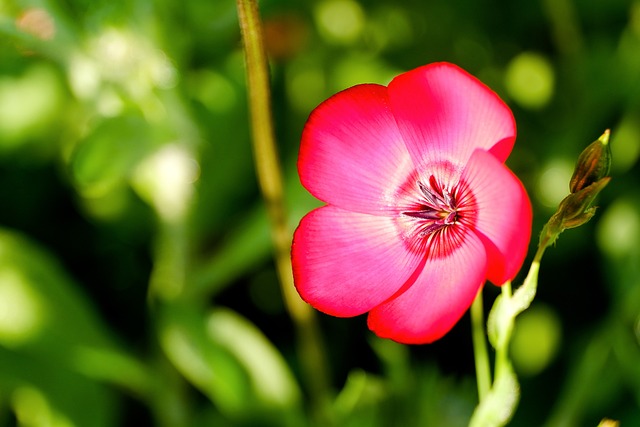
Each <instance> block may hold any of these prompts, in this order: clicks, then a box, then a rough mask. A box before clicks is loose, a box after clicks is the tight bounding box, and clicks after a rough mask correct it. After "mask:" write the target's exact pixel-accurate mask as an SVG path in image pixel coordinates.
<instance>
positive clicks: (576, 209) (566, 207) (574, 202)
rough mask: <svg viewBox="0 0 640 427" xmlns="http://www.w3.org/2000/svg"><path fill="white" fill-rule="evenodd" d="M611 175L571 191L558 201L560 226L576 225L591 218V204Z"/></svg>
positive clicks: (593, 209)
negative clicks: (560, 218)
mask: <svg viewBox="0 0 640 427" xmlns="http://www.w3.org/2000/svg"><path fill="white" fill-rule="evenodd" d="M609 181H611V177H605V178H602V179H600V180H598V181H596V182H594V183H592V184H590V185H588V186H587V187H585V188H583V189H581V190H580V191H578V192H576V193H571V194H569V195H568V196H567V197H565V198H564V200H562V202H560V206H559V207H558V213H560V215H561V217H562V228H563V229H565V228H574V227H578V226H580V225H582V224H584V223H586V222H587V221H589V220H590V219H591V217H592V216H593V214H594V213H595V208H594V207H591V204H592V203H593V201H594V200H595V198H596V196H597V195H598V193H600V191H602V189H603V188H604V187H605V186H606V185H607V184H608V183H609Z"/></svg>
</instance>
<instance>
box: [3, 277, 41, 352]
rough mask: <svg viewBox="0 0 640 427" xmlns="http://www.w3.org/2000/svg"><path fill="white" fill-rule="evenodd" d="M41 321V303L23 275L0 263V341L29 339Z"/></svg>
mask: <svg viewBox="0 0 640 427" xmlns="http://www.w3.org/2000/svg"><path fill="white" fill-rule="evenodd" d="M43 321H44V313H43V307H42V303H41V302H40V301H39V300H38V297H37V295H35V294H34V293H33V291H32V289H31V287H30V286H29V283H28V282H27V281H26V279H25V278H24V277H23V276H22V275H21V274H20V273H19V272H18V271H15V270H14V269H12V268H10V267H9V266H1V267H0V343H2V345H6V346H7V347H17V346H19V345H21V344H23V343H25V342H27V341H29V340H31V339H32V338H33V337H34V336H35V335H36V334H38V332H39V331H40V330H41V328H42V326H43Z"/></svg>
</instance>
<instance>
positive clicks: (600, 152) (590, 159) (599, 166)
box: [569, 129, 611, 193]
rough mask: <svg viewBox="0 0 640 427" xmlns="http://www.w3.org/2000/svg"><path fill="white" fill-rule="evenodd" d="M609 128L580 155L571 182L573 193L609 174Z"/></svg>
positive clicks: (570, 186)
mask: <svg viewBox="0 0 640 427" xmlns="http://www.w3.org/2000/svg"><path fill="white" fill-rule="evenodd" d="M609 133H610V132H609V129H607V130H606V131H605V132H604V133H603V134H602V136H601V137H600V138H598V139H597V140H596V141H595V142H593V143H591V144H590V145H589V146H588V147H587V148H585V149H584V151H583V152H582V153H581V154H580V157H578V163H577V164H576V168H575V170H574V172H573V176H572V177H571V181H570V182H569V189H570V190H571V193H577V192H579V191H580V190H582V189H584V188H586V187H588V186H590V185H591V184H593V183H594V182H596V181H599V180H601V179H602V178H604V177H605V176H607V175H609V169H610V168H611V147H610V146H609Z"/></svg>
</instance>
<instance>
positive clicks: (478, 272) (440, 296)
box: [368, 233, 487, 344]
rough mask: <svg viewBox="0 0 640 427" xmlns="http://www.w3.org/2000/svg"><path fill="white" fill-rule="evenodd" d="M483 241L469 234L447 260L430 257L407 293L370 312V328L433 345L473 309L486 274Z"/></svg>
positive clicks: (394, 337)
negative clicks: (472, 304) (474, 300)
mask: <svg viewBox="0 0 640 427" xmlns="http://www.w3.org/2000/svg"><path fill="white" fill-rule="evenodd" d="M486 262H487V261H486V256H485V250H484V248H483V245H482V243H481V242H480V240H479V239H478V238H477V237H476V236H475V235H474V234H473V233H467V234H466V236H465V239H464V241H463V242H462V244H461V245H460V246H459V247H458V248H457V249H456V250H454V251H452V252H451V253H449V254H448V255H447V256H446V257H437V258H429V259H428V260H427V263H426V265H425V267H424V269H423V270H422V273H421V274H420V276H419V277H418V279H417V280H416V282H415V283H414V284H413V285H411V286H410V287H409V288H408V289H407V290H406V291H405V292H404V293H401V294H400V295H398V296H397V297H396V298H393V299H391V300H389V301H388V302H386V303H384V304H382V305H380V306H378V307H376V308H374V309H373V310H371V312H370V313H369V318H368V323H369V328H370V329H371V330H372V331H373V332H375V333H376V334H377V335H378V336H380V337H382V338H390V339H392V340H394V341H398V342H401V343H406V344H426V343H430V342H433V341H435V340H437V339H439V338H440V337H442V336H443V335H444V334H446V333H447V332H449V330H451V328H452V327H453V326H454V325H455V324H456V323H457V322H458V320H460V318H461V317H462V315H463V314H464V313H465V311H466V310H467V309H468V308H469V307H470V306H471V303H472V302H473V299H474V298H475V296H476V294H477V292H478V290H479V289H480V286H482V283H483V282H484V278H485V274H486Z"/></svg>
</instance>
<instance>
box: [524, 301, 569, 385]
mask: <svg viewBox="0 0 640 427" xmlns="http://www.w3.org/2000/svg"><path fill="white" fill-rule="evenodd" d="M561 335H562V333H561V322H560V318H559V317H558V315H557V314H556V312H555V311H554V310H553V309H552V308H550V307H549V306H546V305H543V304H539V303H538V304H535V305H533V306H531V307H530V308H529V309H528V310H526V311H525V312H523V313H522V314H521V315H520V316H519V317H518V318H517V319H516V327H515V329H514V332H513V338H512V341H511V353H512V356H513V363H514V365H515V367H516V369H517V370H518V371H519V372H520V373H521V374H522V375H535V374H537V373H539V372H541V371H542V370H544V369H545V368H546V367H547V366H548V365H549V363H551V362H552V361H553V358H554V357H555V355H556V354H557V352H558V349H559V346H560V338H561Z"/></svg>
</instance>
